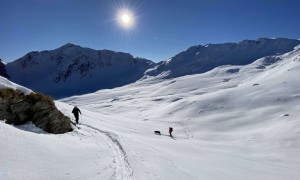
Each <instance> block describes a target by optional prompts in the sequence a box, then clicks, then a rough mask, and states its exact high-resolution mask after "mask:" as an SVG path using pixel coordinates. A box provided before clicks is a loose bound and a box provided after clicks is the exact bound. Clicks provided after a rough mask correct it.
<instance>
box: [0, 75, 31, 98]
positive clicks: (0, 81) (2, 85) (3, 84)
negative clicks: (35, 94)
mask: <svg viewBox="0 0 300 180" xmlns="http://www.w3.org/2000/svg"><path fill="white" fill-rule="evenodd" d="M6 88H10V89H14V90H20V91H21V92H23V93H24V94H30V93H31V92H32V91H31V90H30V89H28V88H25V87H23V86H20V85H18V84H16V83H13V82H11V81H9V80H8V79H6V78H5V77H2V76H0V89H6Z"/></svg>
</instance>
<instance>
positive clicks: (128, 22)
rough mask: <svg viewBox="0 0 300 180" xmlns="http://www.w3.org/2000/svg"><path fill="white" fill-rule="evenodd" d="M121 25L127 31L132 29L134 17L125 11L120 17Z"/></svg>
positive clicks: (120, 13)
mask: <svg viewBox="0 0 300 180" xmlns="http://www.w3.org/2000/svg"><path fill="white" fill-rule="evenodd" d="M118 21H119V24H120V25H121V26H122V27H123V28H126V29H132V27H133V24H134V16H133V14H132V12H130V11H129V10H123V11H121V12H119V15H118Z"/></svg>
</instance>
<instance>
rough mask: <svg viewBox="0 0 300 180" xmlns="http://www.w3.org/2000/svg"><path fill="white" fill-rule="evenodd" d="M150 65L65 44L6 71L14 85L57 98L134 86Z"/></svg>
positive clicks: (118, 54) (126, 56) (32, 54)
mask: <svg viewBox="0 0 300 180" xmlns="http://www.w3.org/2000/svg"><path fill="white" fill-rule="evenodd" d="M153 65H154V63H153V62H151V61H149V60H145V59H141V58H134V57H133V56H132V55H130V54H127V53H121V52H113V51H109V50H98V51H97V50H93V49H89V48H82V47H80V46H77V45H73V44H66V45H64V46H62V47H60V48H58V49H55V50H51V51H42V52H30V53H28V54H26V55H25V56H24V57H22V58H20V59H18V60H16V61H14V62H11V63H8V64H7V65H6V70H7V73H8V74H9V76H10V79H11V80H12V81H13V82H16V83H18V84H21V85H23V86H26V87H29V88H31V89H33V90H35V91H40V92H43V93H45V94H48V95H51V96H53V97H56V98H57V97H65V96H71V95H76V94H84V93H89V92H94V91H96V90H99V89H105V88H114V87H118V86H122V85H125V84H129V83H132V82H135V81H136V80H138V79H140V78H141V77H143V75H144V72H145V71H146V70H147V69H148V68H150V67H152V66H153Z"/></svg>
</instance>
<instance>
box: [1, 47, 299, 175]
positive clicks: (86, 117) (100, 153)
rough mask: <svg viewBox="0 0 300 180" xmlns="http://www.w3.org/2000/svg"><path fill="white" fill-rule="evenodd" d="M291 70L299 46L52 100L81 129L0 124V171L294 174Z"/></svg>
mask: <svg viewBox="0 0 300 180" xmlns="http://www.w3.org/2000/svg"><path fill="white" fill-rule="evenodd" d="M299 77H300V47H298V48H296V49H295V50H294V51H292V52H290V53H287V54H284V55H281V56H270V57H265V58H262V59H258V60H257V61H255V62H254V63H252V64H250V65H246V66H222V67H218V68H215V69H213V70H211V71H209V72H207V73H204V74H198V75H190V76H183V77H179V78H175V79H169V80H166V79H162V78H159V77H155V78H154V77H149V78H146V79H144V80H141V81H139V82H136V83H134V84H129V85H127V86H123V87H120V88H115V89H111V90H101V91H98V92H96V93H92V94H86V95H82V96H74V97H69V98H66V99H61V100H59V101H56V105H57V106H58V108H59V109H60V110H61V111H62V112H63V113H64V114H66V115H68V116H69V117H72V114H71V110H72V108H73V106H74V105H78V107H79V108H80V109H81V111H82V118H81V119H80V123H81V125H79V127H81V129H76V130H75V131H73V132H70V133H67V134H63V135H51V134H47V133H44V132H41V131H38V130H37V129H36V128H35V127H33V125H31V124H27V125H24V126H21V127H14V126H10V125H7V124H5V123H0V136H1V137H0V143H1V148H0V160H1V161H0V179H31V180H32V179H72V180H74V179H117V180H120V179H134V180H141V179H146V180H148V179H167V180H169V179H172V180H173V179H178V180H183V179H201V180H211V179H213V180H241V179H243V180H253V179H255V180H266V179H268V180H298V179H299V177H300V156H299V155H300V84H299ZM170 126H171V127H173V128H174V131H173V135H174V139H172V138H170V137H169V136H168V127H170ZM155 130H158V131H161V133H162V135H161V136H159V135H155V134H154V133H153V131H155Z"/></svg>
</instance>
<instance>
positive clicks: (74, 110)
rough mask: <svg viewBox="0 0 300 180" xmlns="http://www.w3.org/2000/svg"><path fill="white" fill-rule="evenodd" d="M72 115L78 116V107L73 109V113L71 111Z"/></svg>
mask: <svg viewBox="0 0 300 180" xmlns="http://www.w3.org/2000/svg"><path fill="white" fill-rule="evenodd" d="M72 113H73V114H74V115H75V116H78V115H79V113H80V114H81V111H80V109H78V107H76V106H75V107H74V109H73V111H72Z"/></svg>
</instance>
